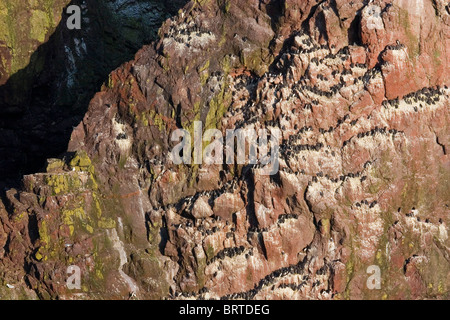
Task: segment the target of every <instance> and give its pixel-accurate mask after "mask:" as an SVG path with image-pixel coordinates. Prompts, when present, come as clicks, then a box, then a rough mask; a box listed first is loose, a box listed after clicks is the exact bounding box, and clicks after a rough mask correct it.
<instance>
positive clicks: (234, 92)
mask: <svg viewBox="0 0 450 320" xmlns="http://www.w3.org/2000/svg"><path fill="white" fill-rule="evenodd" d="M159 34H160V39H159V40H158V41H157V42H156V43H154V44H152V45H148V46H144V47H143V48H142V49H141V50H140V51H139V52H138V53H137V54H136V57H135V59H134V60H133V61H130V62H128V63H125V64H124V65H123V66H122V67H120V68H119V69H117V70H116V71H114V72H112V73H111V74H110V77H109V81H108V82H107V83H106V84H105V85H104V86H103V87H102V90H101V92H99V93H97V94H96V96H95V97H94V99H93V100H92V101H91V103H90V106H89V110H88V112H87V113H86V115H85V117H84V119H83V121H82V122H81V123H80V125H79V126H78V127H76V128H75V129H74V131H73V133H72V137H71V140H70V143H69V150H68V151H69V152H68V153H67V154H66V155H65V157H64V158H63V159H60V160H57V159H54V160H49V163H48V167H47V172H46V173H40V174H34V175H29V176H25V177H24V180H23V182H24V187H23V189H22V190H10V191H8V193H7V201H6V203H5V205H6V208H3V207H0V213H1V215H0V219H1V220H0V221H1V222H2V223H1V224H0V226H1V228H3V230H2V229H0V232H1V233H0V247H3V250H2V251H0V272H1V274H4V277H3V279H7V280H4V281H5V282H6V281H7V283H8V284H11V285H13V286H14V287H15V288H13V289H8V290H7V289H3V291H2V292H6V294H10V295H11V296H13V297H14V296H17V295H18V294H19V293H18V292H19V290H21V291H20V294H25V295H28V296H29V297H33V295H32V293H31V292H33V293H35V294H36V295H37V296H38V297H40V298H56V297H58V298H66V299H71V298H128V297H137V298H141V299H145V298H153V299H156V298H159V299H162V298H165V299H263V298H264V299H347V298H350V299H360V298H368V299H421V298H433V299H448V297H449V284H450V278H449V274H450V272H449V271H450V260H449V259H450V257H449V245H450V243H449V239H448V225H449V223H450V220H449V218H450V215H449V201H450V199H449V192H448V190H449V187H450V186H449V172H450V171H449V169H450V168H449V166H450V162H449V156H448V148H449V140H448V137H449V127H448V124H449V123H450V121H449V120H450V119H449V112H448V105H449V94H450V91H449V89H448V87H447V85H448V76H447V75H448V74H449V58H448V57H449V54H448V52H447V47H446V46H445V45H443V44H445V43H448V41H449V38H448V37H449V34H450V33H449V8H448V5H447V4H446V3H445V2H444V1H438V0H435V1H431V0H418V1H414V2H411V1H402V0H392V1H389V0H387V1H377V0H375V1H373V2H370V3H367V2H357V3H355V2H350V3H349V2H347V1H338V0H336V1H329V0H324V1H298V0H286V1H281V0H280V1H235V0H227V1H225V0H224V1H209V0H203V1H191V2H190V3H188V4H187V5H186V7H185V8H184V9H183V10H182V11H180V12H179V14H178V15H177V16H175V17H173V18H172V19H170V20H168V21H166V22H165V23H164V24H163V26H162V28H161V29H160V31H159ZM196 120H201V121H202V122H203V124H204V128H205V129H210V128H217V129H219V130H220V131H222V132H223V133H225V132H226V130H227V129H235V128H249V127H253V128H257V129H258V128H280V129H281V132H282V137H281V139H282V141H281V145H280V170H279V172H278V173H277V174H275V175H273V176H266V175H263V174H262V173H261V170H260V168H259V166H253V165H234V166H232V165H205V164H203V165H192V166H190V165H174V164H173V163H172V161H171V159H170V157H169V154H170V151H171V150H172V148H173V147H174V145H175V144H176V143H175V142H172V141H171V139H170V138H171V133H172V132H173V131H174V130H175V129H177V128H185V129H186V130H188V131H190V132H192V130H193V122H194V121H196ZM69 265H77V266H79V267H80V268H81V269H82V271H83V272H82V275H83V278H82V279H83V280H82V281H83V287H82V289H81V290H78V291H77V290H75V291H70V290H68V289H67V287H66V285H65V279H66V277H67V274H66V268H67V267H68V266H69ZM372 265H376V266H379V268H380V269H381V289H378V290H370V289H369V288H368V287H367V286H366V281H367V278H368V276H369V275H368V274H367V268H368V267H369V266H372ZM3 294H5V293H3Z"/></svg>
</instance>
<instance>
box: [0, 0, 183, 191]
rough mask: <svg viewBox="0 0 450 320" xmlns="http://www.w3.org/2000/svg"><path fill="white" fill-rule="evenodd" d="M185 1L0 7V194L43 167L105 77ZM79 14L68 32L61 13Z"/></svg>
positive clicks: (5, 2)
mask: <svg viewBox="0 0 450 320" xmlns="http://www.w3.org/2000/svg"><path fill="white" fill-rule="evenodd" d="M185 3H186V1H185V0H177V1H169V2H168V1H161V0H139V1H130V0H114V1H104V0H83V1H82V0H73V1H70V0H56V1H49V0H37V1H31V2H30V1H15V0H2V1H0V57H1V59H0V136H1V137H2V139H1V141H0V155H1V159H0V188H1V189H3V187H4V186H5V185H6V186H7V187H11V186H14V184H15V181H16V180H18V178H19V179H20V177H21V176H22V175H23V174H28V173H33V172H36V171H38V170H41V169H42V168H43V167H44V164H45V160H46V159H47V158H48V157H56V156H58V155H59V154H61V153H62V152H64V151H65V150H66V149H67V141H68V140H69V138H70V134H71V132H72V130H73V127H75V126H76V125H77V124H78V123H79V122H80V121H81V119H82V118H83V115H84V114H85V112H86V110H87V106H88V104H89V100H90V99H91V98H92V97H93V95H94V94H95V92H97V91H99V90H100V87H101V84H102V83H103V82H104V81H105V79H107V77H108V74H109V73H110V72H111V71H112V70H114V69H115V68H117V67H119V66H120V65H121V64H122V63H123V62H125V61H128V60H131V59H132V58H133V56H134V54H135V53H136V51H137V50H138V49H139V48H141V47H142V45H144V44H148V43H150V42H151V41H153V40H154V39H155V38H156V35H157V30H158V29H159V27H160V25H161V23H162V22H163V21H164V20H165V19H167V18H168V17H169V16H171V15H173V14H175V13H176V12H177V10H178V9H180V8H181V7H182V6H183V4H185ZM72 5H77V6H79V8H80V9H81V29H80V30H69V29H68V28H67V26H66V22H67V19H68V17H69V15H68V14H67V10H66V8H67V7H69V6H72Z"/></svg>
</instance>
